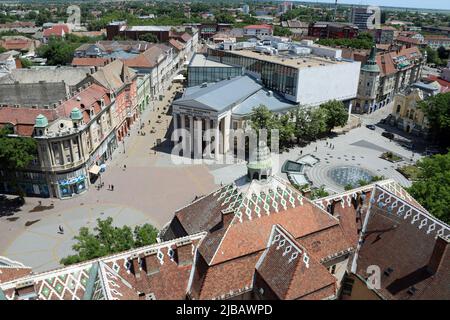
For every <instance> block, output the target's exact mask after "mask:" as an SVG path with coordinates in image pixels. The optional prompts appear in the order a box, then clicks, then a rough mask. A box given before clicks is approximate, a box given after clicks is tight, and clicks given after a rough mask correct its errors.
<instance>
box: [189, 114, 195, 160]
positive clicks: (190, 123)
mask: <svg viewBox="0 0 450 320" xmlns="http://www.w3.org/2000/svg"><path fill="white" fill-rule="evenodd" d="M189 134H190V135H191V136H190V144H191V146H190V148H189V150H190V152H191V153H192V152H193V151H194V117H193V116H189ZM189 156H190V155H189Z"/></svg>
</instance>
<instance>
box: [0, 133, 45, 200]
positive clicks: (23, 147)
mask: <svg viewBox="0 0 450 320" xmlns="http://www.w3.org/2000/svg"><path fill="white" fill-rule="evenodd" d="M12 133H14V132H13V130H12V129H11V128H2V129H0V167H1V168H3V169H4V171H5V172H6V173H7V174H8V175H9V176H10V179H11V181H12V184H13V186H14V188H15V189H16V190H17V193H18V194H19V196H20V197H21V198H22V199H23V197H24V196H25V194H24V192H23V190H22V189H21V188H20V185H19V184H18V183H17V176H16V174H15V173H16V171H17V170H21V169H25V168H26V167H27V166H28V165H29V164H30V163H31V161H33V160H35V159H36V155H37V144H36V141H35V140H34V139H33V138H29V137H16V136H14V137H11V136H8V135H9V134H12Z"/></svg>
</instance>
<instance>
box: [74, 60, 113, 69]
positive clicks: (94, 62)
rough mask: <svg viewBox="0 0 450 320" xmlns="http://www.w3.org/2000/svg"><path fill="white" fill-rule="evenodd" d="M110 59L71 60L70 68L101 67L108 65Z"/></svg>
mask: <svg viewBox="0 0 450 320" xmlns="http://www.w3.org/2000/svg"><path fill="white" fill-rule="evenodd" d="M109 61H110V59H108V58H73V60H72V66H78V67H80V66H96V67H103V66H104V65H106V64H108V62H109Z"/></svg>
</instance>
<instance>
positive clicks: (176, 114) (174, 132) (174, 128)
mask: <svg viewBox="0 0 450 320" xmlns="http://www.w3.org/2000/svg"><path fill="white" fill-rule="evenodd" d="M177 129H178V113H174V114H173V140H174V142H175V143H177V142H178V133H177Z"/></svg>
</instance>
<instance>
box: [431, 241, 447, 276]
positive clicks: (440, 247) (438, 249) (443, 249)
mask: <svg viewBox="0 0 450 320" xmlns="http://www.w3.org/2000/svg"><path fill="white" fill-rule="evenodd" d="M448 243H449V240H447V239H445V238H443V237H442V236H438V237H437V239H436V242H435V244H434V249H433V253H432V254H431V257H430V261H429V262H428V266H427V269H428V271H429V272H430V273H431V274H435V273H437V272H438V271H439V268H440V266H441V264H442V263H444V260H445V257H446V253H447V248H448Z"/></svg>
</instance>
